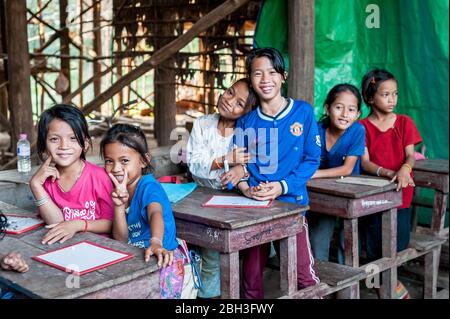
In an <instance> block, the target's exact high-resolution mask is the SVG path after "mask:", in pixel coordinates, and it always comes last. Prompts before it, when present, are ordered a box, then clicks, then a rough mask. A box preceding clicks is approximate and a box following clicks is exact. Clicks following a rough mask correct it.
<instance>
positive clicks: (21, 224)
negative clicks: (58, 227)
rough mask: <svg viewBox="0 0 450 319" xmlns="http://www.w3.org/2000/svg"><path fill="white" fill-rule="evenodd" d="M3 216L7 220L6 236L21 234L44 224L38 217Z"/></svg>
mask: <svg viewBox="0 0 450 319" xmlns="http://www.w3.org/2000/svg"><path fill="white" fill-rule="evenodd" d="M5 216H6V218H7V223H6V233H7V234H13V235H18V234H23V233H26V232H28V231H30V230H33V229H36V228H38V227H41V226H43V225H44V224H45V223H44V221H43V220H42V219H40V218H39V217H30V216H21V215H14V214H5Z"/></svg>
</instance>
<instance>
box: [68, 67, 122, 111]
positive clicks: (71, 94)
mask: <svg viewBox="0 0 450 319" xmlns="http://www.w3.org/2000/svg"><path fill="white" fill-rule="evenodd" d="M114 67H115V65H111V66H110V67H109V68H107V69H106V70H104V71H103V72H100V73H97V74H94V76H93V77H91V78H90V79H89V80H87V81H86V82H84V83H83V84H82V85H80V86H79V87H78V88H77V89H76V90H74V91H73V92H71V93H70V94H68V95H67V96H65V97H64V98H63V102H64V103H68V102H70V101H72V99H73V98H74V97H75V96H77V95H78V94H80V93H81V92H82V91H83V90H84V89H85V88H86V87H87V86H88V85H89V84H91V83H92V82H94V81H95V80H96V79H97V78H99V77H102V76H104V75H105V74H107V73H109V72H111V71H112V69H113V68H114Z"/></svg>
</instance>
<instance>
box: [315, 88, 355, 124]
mask: <svg viewBox="0 0 450 319" xmlns="http://www.w3.org/2000/svg"><path fill="white" fill-rule="evenodd" d="M342 92H350V93H352V94H353V95H354V96H355V97H356V100H357V101H358V111H361V94H360V93H359V90H358V88H357V87H356V86H354V85H352V84H349V83H341V84H337V85H335V86H333V88H332V89H331V90H330V91H329V92H328V94H327V98H326V99H325V102H324V103H323V106H324V108H325V107H326V105H328V107H330V106H331V104H333V102H334V101H336V98H337V97H338V95H339V94H341V93H342ZM319 121H320V122H322V123H323V126H324V127H325V128H328V127H330V116H329V115H327V114H326V113H325V114H324V115H322V117H321V118H320V120H319Z"/></svg>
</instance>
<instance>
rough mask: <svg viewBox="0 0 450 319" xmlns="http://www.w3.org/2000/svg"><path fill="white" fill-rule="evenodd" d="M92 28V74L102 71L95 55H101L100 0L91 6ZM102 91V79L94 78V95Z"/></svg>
mask: <svg viewBox="0 0 450 319" xmlns="http://www.w3.org/2000/svg"><path fill="white" fill-rule="evenodd" d="M93 10H94V11H93V12H94V14H93V19H92V21H93V24H92V25H93V28H94V51H95V54H96V57H95V58H94V75H95V74H99V73H100V72H101V71H102V66H101V64H100V61H99V60H98V59H97V56H101V55H102V33H101V30H100V28H99V27H100V1H99V2H98V3H96V4H95V5H94V8H93ZM101 91H102V79H101V78H96V79H95V80H94V96H99V95H100V93H101Z"/></svg>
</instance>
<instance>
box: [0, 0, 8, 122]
mask: <svg viewBox="0 0 450 319" xmlns="http://www.w3.org/2000/svg"><path fill="white" fill-rule="evenodd" d="M5 19H6V16H5V2H4V1H0V53H2V54H4V55H5V56H6V55H7V46H6V37H7V35H6V24H5ZM7 81H8V60H7V59H2V65H1V66H0V84H1V83H5V82H7ZM0 118H1V119H4V121H2V120H1V119H0V123H3V124H2V125H6V123H7V119H8V90H7V86H6V85H3V86H1V88H0ZM5 128H6V127H5Z"/></svg>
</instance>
